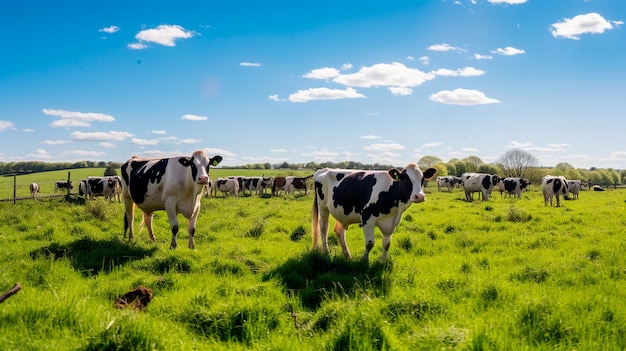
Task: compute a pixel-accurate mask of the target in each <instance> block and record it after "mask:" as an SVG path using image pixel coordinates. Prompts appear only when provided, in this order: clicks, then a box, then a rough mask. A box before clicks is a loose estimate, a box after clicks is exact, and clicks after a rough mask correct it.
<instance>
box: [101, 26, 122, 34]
mask: <svg viewBox="0 0 626 351" xmlns="http://www.w3.org/2000/svg"><path fill="white" fill-rule="evenodd" d="M119 31H120V27H118V26H110V27H105V28H101V29H98V32H104V33H109V34H113V33H115V32H119Z"/></svg>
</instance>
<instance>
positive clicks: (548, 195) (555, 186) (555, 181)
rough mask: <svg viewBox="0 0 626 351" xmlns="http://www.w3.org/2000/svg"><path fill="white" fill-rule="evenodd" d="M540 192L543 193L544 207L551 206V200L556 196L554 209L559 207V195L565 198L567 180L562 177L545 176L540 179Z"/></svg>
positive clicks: (566, 194) (567, 193)
mask: <svg viewBox="0 0 626 351" xmlns="http://www.w3.org/2000/svg"><path fill="white" fill-rule="evenodd" d="M541 192H543V203H544V206H548V202H550V206H552V198H553V197H555V196H556V207H559V206H561V201H560V195H563V196H564V197H567V196H568V195H569V191H568V190H567V179H565V177H563V176H551V175H547V176H544V177H543V178H541Z"/></svg>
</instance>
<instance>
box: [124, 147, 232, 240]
mask: <svg viewBox="0 0 626 351" xmlns="http://www.w3.org/2000/svg"><path fill="white" fill-rule="evenodd" d="M221 161H222V157H221V156H219V155H218V156H214V157H212V158H209V157H208V156H207V155H206V154H205V153H204V151H201V150H200V151H195V152H194V153H193V154H192V155H191V156H176V157H170V158H139V157H136V156H133V157H132V158H130V159H129V160H128V161H126V162H125V163H124V164H123V165H122V167H121V171H122V197H123V198H124V206H125V208H126V213H125V215H124V236H126V231H127V230H129V234H128V238H129V239H133V236H134V235H133V234H134V232H133V221H134V211H135V206H137V207H139V209H141V210H142V212H143V220H144V223H145V224H146V227H147V228H148V233H149V234H150V239H151V240H152V241H156V237H155V236H154V232H153V230H152V214H153V213H154V211H158V210H165V212H166V213H167V217H168V219H169V222H170V229H171V231H172V242H171V244H170V248H172V249H175V248H176V247H177V246H178V243H177V241H176V235H177V234H178V218H177V214H178V213H181V214H182V215H183V216H184V217H185V218H186V219H187V232H188V233H189V243H188V247H189V248H190V249H194V248H195V247H196V245H195V242H194V238H193V236H194V234H195V231H196V221H197V220H198V214H199V212H200V200H201V198H202V191H203V189H204V187H205V185H207V184H208V183H209V168H210V167H211V166H213V167H215V166H217V165H218V164H219V163H220V162H221Z"/></svg>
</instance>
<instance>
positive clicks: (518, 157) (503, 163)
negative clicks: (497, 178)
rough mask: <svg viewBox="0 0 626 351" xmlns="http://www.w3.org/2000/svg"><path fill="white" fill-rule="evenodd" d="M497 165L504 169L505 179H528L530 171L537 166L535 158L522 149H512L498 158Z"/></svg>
mask: <svg viewBox="0 0 626 351" xmlns="http://www.w3.org/2000/svg"><path fill="white" fill-rule="evenodd" d="M496 163H497V164H498V165H499V166H500V168H502V171H503V172H504V176H505V177H519V178H527V177H528V175H527V173H528V169H529V168H531V167H535V166H537V164H538V163H539V161H537V158H535V156H533V155H531V154H530V153H529V152H527V151H524V150H522V149H511V150H509V151H507V152H505V153H504V154H503V155H502V156H500V157H499V158H498V160H497V161H496Z"/></svg>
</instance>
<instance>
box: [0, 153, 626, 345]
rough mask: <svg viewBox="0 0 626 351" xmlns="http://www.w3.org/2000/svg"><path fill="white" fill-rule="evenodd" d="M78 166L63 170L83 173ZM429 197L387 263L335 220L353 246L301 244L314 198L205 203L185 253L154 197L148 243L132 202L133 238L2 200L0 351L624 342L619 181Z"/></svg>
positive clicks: (58, 202) (107, 216) (46, 203)
mask: <svg viewBox="0 0 626 351" xmlns="http://www.w3.org/2000/svg"><path fill="white" fill-rule="evenodd" d="M466 161H470V160H466ZM473 161H476V160H473ZM455 167H456V166H455ZM478 167H480V165H478ZM103 170H104V168H103V169H102V171H103ZM78 171H79V169H76V170H72V179H79V178H80V177H83V176H85V177H86V176H87V174H82V175H80V177H79V174H77V173H76V174H75V172H78ZM566 171H567V170H566ZM239 172H243V171H242V170H233V169H228V170H226V169H218V170H212V176H213V177H217V176H228V175H236V174H238V173H239ZM246 172H247V175H252V174H253V173H252V172H253V170H252V169H251V170H246ZM270 172H276V173H272V174H278V172H286V170H267V169H266V170H264V173H266V175H267V174H268V173H270ZM289 172H297V171H296V170H289ZM301 172H302V173H301V174H303V175H306V174H310V171H305V170H303V171H301ZM59 175H61V177H59ZM29 176H33V175H29ZM40 176H41V174H40ZM75 176H76V177H75ZM600 176H601V175H600ZM20 177H22V176H20ZM24 177H26V176H24ZM63 177H65V178H67V171H61V173H58V174H57V175H55V176H53V177H50V178H49V179H50V181H53V180H55V179H57V178H60V179H63ZM11 184H12V182H11ZM49 189H50V188H49ZM426 197H427V200H426V201H425V202H424V203H420V204H414V205H412V206H411V207H410V208H409V209H408V210H407V211H406V212H405V214H404V215H403V220H402V221H401V223H400V224H399V225H398V227H397V228H396V232H395V233H394V235H393V236H392V240H391V245H390V248H389V260H388V262H385V263H382V262H379V261H378V258H379V257H380V255H381V243H382V235H381V233H380V231H379V230H376V232H375V238H376V242H375V246H374V249H373V250H372V252H371V253H370V262H369V263H365V262H363V261H361V260H360V257H361V255H362V254H363V251H364V242H363V232H362V228H360V227H359V226H358V225H354V226H350V229H349V230H348V232H347V242H348V245H349V246H350V249H351V252H352V254H353V256H354V258H346V257H344V256H343V254H342V251H341V248H340V245H339V243H338V240H337V237H336V235H334V234H332V232H331V233H330V235H329V237H328V239H329V240H328V241H329V245H330V253H329V254H322V253H320V252H319V251H317V250H315V251H314V250H311V241H310V237H309V235H310V233H311V227H310V226H311V222H310V221H311V217H310V216H311V203H312V196H311V194H309V195H306V196H299V197H287V196H282V195H281V196H258V195H248V196H241V197H240V198H239V199H235V198H234V197H226V198H209V199H203V202H202V208H201V213H200V217H199V219H198V222H197V228H196V233H195V239H196V249H195V250H189V249H187V247H186V245H180V246H179V248H178V249H175V250H172V249H170V248H169V246H170V237H171V232H170V228H169V222H168V219H167V216H166V214H165V213H164V212H163V211H157V212H155V213H154V221H153V227H154V230H155V234H156V237H157V241H156V242H152V241H151V240H150V239H149V238H148V235H147V230H146V229H145V228H143V229H140V228H139V222H140V219H139V218H140V214H139V213H137V218H136V220H135V222H136V228H135V229H136V233H135V234H136V236H135V239H134V240H132V241H128V240H127V239H126V238H125V237H123V215H124V205H123V204H120V203H117V202H107V201H104V200H102V199H98V200H96V201H87V202H81V201H72V202H68V201H65V199H64V198H63V197H59V198H45V199H38V200H32V199H30V200H23V201H18V202H17V203H16V204H15V205H14V204H13V203H12V202H3V203H0V223H2V225H3V227H2V228H3V230H2V231H0V245H1V247H2V249H1V251H0V252H1V254H0V267H2V269H1V270H0V292H3V291H6V290H7V289H9V288H10V287H11V286H13V284H15V282H20V283H21V285H22V289H21V290H20V291H19V292H18V293H17V294H15V295H14V296H12V297H10V298H8V299H7V300H5V301H4V302H3V303H2V304H1V307H2V308H1V309H0V330H2V332H1V333H0V345H2V346H0V348H1V349H8V350H17V349H19V350H22V349H24V350H40V349H51V350H68V349H71V350H122V349H123V350H145V349H149V350H174V349H175V350H231V349H235V350H244V349H246V350H247V349H251V350H267V349H272V350H311V349H314V350H330V349H340V350H435V349H437V350H439V349H443V350H518V349H523V350H553V349H579V350H596V349H602V350H621V349H626V317H624V316H626V302H624V301H626V256H624V254H623V252H624V248H625V246H626V245H625V244H624V242H623V234H624V233H626V220H624V218H626V208H625V207H624V198H625V196H624V190H622V189H617V190H612V189H609V190H607V191H604V192H601V193H599V192H581V194H580V197H579V199H577V200H567V201H563V202H562V207H560V208H556V207H549V206H548V207H546V206H544V203H543V198H542V194H541V192H540V190H539V187H538V186H537V185H536V184H533V185H532V186H531V189H530V190H529V191H526V192H524V193H523V194H522V198H521V199H515V198H505V197H500V196H493V197H492V198H491V200H490V201H489V202H480V201H476V202H467V201H465V200H464V194H463V192H462V191H459V190H455V191H452V192H447V191H443V192H438V191H437V190H436V188H434V190H433V187H432V186H431V184H429V186H427V188H426ZM179 220H180V222H181V224H180V226H181V230H180V232H179V241H183V242H184V241H185V240H186V239H187V231H186V230H184V229H185V228H186V220H185V219H184V218H183V217H182V216H179ZM333 224H334V222H333V221H331V228H332V225H333ZM138 285H143V286H146V287H149V288H150V289H152V292H153V294H154V296H153V299H152V301H151V302H150V304H149V305H148V307H147V308H146V309H145V310H142V311H136V310H129V309H117V308H115V307H114V302H115V299H116V298H118V297H120V296H122V295H123V294H125V293H126V292H128V291H130V290H132V289H133V288H135V287H136V286H138Z"/></svg>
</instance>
